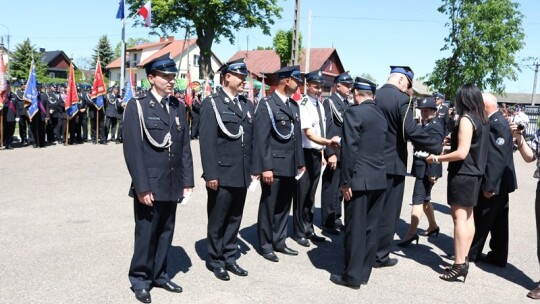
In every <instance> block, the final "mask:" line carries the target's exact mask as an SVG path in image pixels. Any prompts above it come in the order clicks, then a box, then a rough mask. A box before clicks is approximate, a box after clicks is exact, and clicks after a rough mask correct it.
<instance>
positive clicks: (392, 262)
mask: <svg viewBox="0 0 540 304" xmlns="http://www.w3.org/2000/svg"><path fill="white" fill-rule="evenodd" d="M397 263H398V259H393V258H389V259H388V260H386V261H384V262H382V263H378V262H375V265H373V267H374V268H382V267H392V266H394V265H396V264H397Z"/></svg>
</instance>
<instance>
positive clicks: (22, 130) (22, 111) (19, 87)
mask: <svg viewBox="0 0 540 304" xmlns="http://www.w3.org/2000/svg"><path fill="white" fill-rule="evenodd" d="M13 87H15V88H16V90H15V94H16V95H17V117H19V137H20V138H21V144H22V146H23V147H26V146H28V143H29V140H28V123H29V122H30V120H29V119H28V114H27V112H26V107H25V105H26V103H25V101H24V89H25V88H26V84H25V80H20V81H17V82H15V83H14V84H13Z"/></svg>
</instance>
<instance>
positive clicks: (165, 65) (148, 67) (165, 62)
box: [144, 53, 178, 75]
mask: <svg viewBox="0 0 540 304" xmlns="http://www.w3.org/2000/svg"><path fill="white" fill-rule="evenodd" d="M144 70H145V71H146V74H147V75H148V74H151V73H152V72H154V71H159V72H162V73H165V74H176V73H178V68H177V67H176V63H174V60H172V58H171V53H167V54H163V55H161V56H159V57H158V58H156V59H154V60H152V61H150V62H148V63H147V64H145V65H144Z"/></svg>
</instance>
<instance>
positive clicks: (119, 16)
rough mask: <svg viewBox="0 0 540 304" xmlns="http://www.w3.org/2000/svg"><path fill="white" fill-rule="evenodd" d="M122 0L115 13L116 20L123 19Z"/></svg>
mask: <svg viewBox="0 0 540 304" xmlns="http://www.w3.org/2000/svg"><path fill="white" fill-rule="evenodd" d="M124 17H125V16H124V0H120V6H118V12H116V19H124Z"/></svg>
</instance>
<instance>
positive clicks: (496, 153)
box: [482, 111, 517, 194]
mask: <svg viewBox="0 0 540 304" xmlns="http://www.w3.org/2000/svg"><path fill="white" fill-rule="evenodd" d="M513 146H514V143H513V141H512V133H511V132H510V126H509V125H508V121H507V120H506V118H504V116H503V114H502V113H501V112H500V111H497V112H495V113H493V114H492V115H491V116H490V117H489V149H488V158H487V165H486V172H485V174H484V177H483V179H482V191H486V192H494V193H495V194H501V193H511V192H513V191H514V190H516V188H517V180H516V171H515V168H514V158H513Z"/></svg>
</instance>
